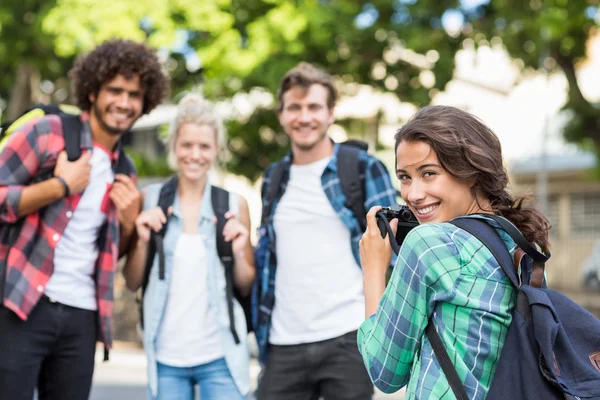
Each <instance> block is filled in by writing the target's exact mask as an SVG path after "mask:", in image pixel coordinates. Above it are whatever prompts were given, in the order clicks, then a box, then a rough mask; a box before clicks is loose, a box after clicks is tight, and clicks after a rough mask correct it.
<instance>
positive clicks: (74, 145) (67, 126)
mask: <svg viewBox="0 0 600 400" xmlns="http://www.w3.org/2000/svg"><path fill="white" fill-rule="evenodd" d="M46 113H48V112H46ZM57 114H58V115H59V116H60V120H61V121H62V126H63V136H64V138H65V150H66V152H67V158H68V159H69V161H71V162H73V161H75V160H77V159H78V158H79V157H80V156H81V129H82V128H83V124H82V122H81V119H79V115H72V114H67V113H65V112H62V111H60V110H59V112H57Z"/></svg>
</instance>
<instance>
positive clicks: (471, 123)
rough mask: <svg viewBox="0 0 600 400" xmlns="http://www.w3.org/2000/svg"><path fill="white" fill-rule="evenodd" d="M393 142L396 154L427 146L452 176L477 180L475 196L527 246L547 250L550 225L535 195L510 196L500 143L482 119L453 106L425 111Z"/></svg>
mask: <svg viewBox="0 0 600 400" xmlns="http://www.w3.org/2000/svg"><path fill="white" fill-rule="evenodd" d="M394 139H395V142H396V145H395V150H396V151H397V150H398V145H399V144H400V143H401V142H403V141H405V142H425V143H427V144H429V146H431V148H432V149H433V150H434V151H435V152H436V154H437V156H438V158H439V160H440V163H441V165H442V167H443V168H444V169H445V170H446V171H448V173H449V174H450V175H452V176H454V177H455V178H457V179H459V180H460V181H467V180H474V181H475V185H474V186H473V191H474V194H480V195H482V196H483V197H485V198H486V199H488V200H489V202H490V204H491V210H486V211H491V212H493V213H494V214H497V215H501V216H503V217H505V218H507V219H508V220H509V221H511V222H512V223H513V224H515V225H516V226H517V228H519V230H520V231H521V232H522V233H523V235H524V236H525V238H527V240H528V241H529V242H533V243H537V244H538V245H539V246H540V247H541V248H542V250H543V251H545V252H546V251H548V249H549V247H550V244H549V240H548V231H549V230H550V227H551V225H550V221H549V220H548V219H547V218H546V217H545V216H544V214H542V213H541V211H540V210H539V209H538V207H537V204H536V202H535V201H534V199H533V198H532V197H531V196H520V197H518V198H516V199H515V198H513V197H512V196H511V194H510V193H509V192H508V190H507V186H508V183H509V182H508V174H507V173H506V169H505V167H504V163H503V160H502V148H501V145H500V140H498V137H497V136H496V135H495V134H494V132H492V130H491V129H490V128H488V127H487V126H486V125H485V124H484V123H483V122H482V121H481V120H480V119H479V118H477V117H475V116H474V115H472V114H469V113H468V112H466V111H463V110H460V109H458V108H454V107H448V106H430V107H425V108H423V109H421V110H420V111H418V112H417V113H416V114H415V115H414V116H413V117H412V118H411V119H410V120H409V121H408V123H407V124H406V125H404V126H403V127H402V128H400V130H398V132H397V133H396V136H395V137H394ZM475 198H476V199H477V197H475Z"/></svg>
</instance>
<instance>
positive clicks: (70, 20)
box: [0, 0, 600, 180]
mask: <svg viewBox="0 0 600 400" xmlns="http://www.w3.org/2000/svg"><path fill="white" fill-rule="evenodd" d="M598 1H599V0H570V1H567V0H529V1H526V2H521V1H516V0H461V1H458V0H453V1H450V0H420V1H416V0H394V1H389V0H371V1H364V0H303V1H289V0H204V1H197V0H149V1H146V2H139V1H137V0H120V1H119V2H116V3H113V4H111V6H110V7H106V6H105V5H104V4H102V3H98V2H96V1H92V0H20V1H17V0H4V1H3V2H2V4H1V5H0V33H1V35H0V57H2V60H3V63H2V65H1V66H0V72H3V74H2V75H0V98H2V99H8V98H10V101H9V104H10V106H9V111H10V110H18V109H19V107H22V106H23V103H24V101H22V100H21V101H17V100H15V99H16V98H17V97H18V96H20V97H21V98H27V101H28V102H31V101H34V100H35V99H37V98H40V99H42V100H44V96H45V98H46V99H48V100H52V101H62V100H61V98H62V97H64V95H65V88H66V82H67V80H66V79H65V76H66V72H67V71H68V68H69V67H70V65H71V62H72V60H73V58H74V57H75V56H77V55H78V54H80V53H81V52H84V51H87V50H89V49H91V48H92V47H93V46H94V45H96V44H97V43H99V42H101V41H103V40H105V39H107V38H110V37H124V38H132V39H136V40H146V41H147V42H148V43H149V44H150V45H152V46H156V47H157V48H159V54H160V56H161V57H162V58H163V60H164V61H165V66H166V68H167V70H168V71H169V74H170V75H171V78H172V83H173V85H172V86H173V93H175V94H177V93H179V92H181V91H184V90H199V86H201V89H202V91H203V93H205V95H206V96H207V97H209V98H211V99H213V100H223V99H228V98H231V97H232V96H234V95H236V94H238V93H249V92H251V91H252V90H253V89H255V88H262V90H266V91H267V92H268V93H270V94H271V95H272V96H273V98H275V96H276V91H277V87H278V85H279V82H280V80H281V78H282V76H283V75H284V74H285V72H286V71H287V70H289V69H290V68H292V67H293V66H294V65H296V64H297V63H298V62H299V61H308V62H311V63H314V64H316V65H318V66H321V67H323V68H324V69H326V70H328V71H329V72H330V73H332V74H333V75H335V76H336V78H337V79H338V81H339V82H340V83H341V85H340V88H342V89H343V90H346V91H349V90H350V89H349V88H351V87H352V86H351V85H344V84H348V83H358V84H367V85H371V86H373V87H375V88H377V89H378V90H381V91H387V92H392V93H395V94H396V95H397V96H398V97H399V98H400V99H401V100H402V101H406V102H411V103H414V104H415V105H417V106H424V105H426V104H428V103H429V102H430V100H431V98H432V97H433V96H435V94H437V93H438V92H439V91H442V90H444V88H445V86H446V84H447V83H448V81H449V80H450V79H451V78H452V76H453V72H454V59H455V54H456V52H457V51H458V50H459V49H460V48H461V47H462V43H463V41H464V40H465V39H472V40H473V41H474V42H475V44H476V45H477V46H483V45H486V44H487V43H489V42H490V41H491V40H492V38H494V37H500V38H501V39H502V43H503V45H504V46H505V48H506V50H507V51H508V53H509V54H510V55H511V56H512V57H513V58H515V59H520V60H522V67H523V69H526V68H535V69H540V68H541V67H542V66H543V67H544V68H545V69H547V70H548V71H549V72H550V73H555V72H556V73H564V74H565V76H566V77H567V81H568V82H569V101H568V103H567V104H566V105H565V109H567V110H569V111H570V113H571V115H572V116H573V118H572V119H571V121H570V123H569V124H568V126H567V127H566V130H565V135H566V137H567V138H568V139H569V140H572V141H575V142H577V143H581V144H585V143H591V145H592V146H593V147H594V148H596V149H598V148H600V127H599V122H598V121H599V115H598V113H599V112H600V111H599V108H598V107H597V106H596V105H595V104H591V103H590V102H589V101H588V99H585V98H584V96H583V95H582V93H581V90H580V88H579V83H578V81H577V77H576V74H575V70H576V67H577V65H578V63H579V62H580V61H582V60H585V58H586V47H585V46H586V41H587V39H588V38H589V37H590V35H592V34H593V32H594V30H595V28H596V27H597V25H598V20H599V19H600V17H598V16H599V13H598ZM449 17H454V18H455V19H456V18H458V19H459V20H461V21H462V27H461V29H458V30H455V31H451V30H450V29H449V26H448V24H446V23H445V20H447V19H448V18H449ZM23 71H25V72H23ZM22 76H25V77H26V78H24V79H21V78H19V77H22ZM45 80H47V81H48V82H49V83H47V84H45V85H40V82H43V81H45ZM21 81H23V82H26V83H27V84H26V85H25V84H23V85H24V86H23V85H22V86H19V82H21ZM23 87H27V88H28V89H27V90H25V89H23ZM42 87H43V88H44V90H41V88H42ZM11 90H12V96H11ZM36 93H37V94H36ZM348 94H351V93H350V92H348ZM36 96H37V97H36ZM275 102H276V100H275V101H274V102H272V103H271V104H270V105H265V104H262V105H261V106H259V107H257V109H256V110H255V112H254V114H253V115H251V116H249V117H248V118H245V119H239V120H236V121H231V123H229V126H228V128H229V136H230V138H231V140H230V142H229V148H230V156H229V159H228V160H226V162H227V166H228V168H229V169H231V170H232V171H236V172H239V173H241V174H243V175H245V176H247V177H248V178H249V179H251V180H254V179H256V178H257V177H258V176H260V173H261V171H262V170H263V169H264V167H265V166H266V164H268V163H269V162H270V161H272V160H274V159H276V158H278V157H280V156H281V155H282V153H284V152H285V151H286V147H287V145H286V143H287V139H286V138H285V134H284V133H282V132H281V129H280V128H279V124H278V122H277V118H276V113H275V110H274V109H275ZM0 106H1V104H0ZM19 111H20V110H19ZM353 133H357V132H351V134H353Z"/></svg>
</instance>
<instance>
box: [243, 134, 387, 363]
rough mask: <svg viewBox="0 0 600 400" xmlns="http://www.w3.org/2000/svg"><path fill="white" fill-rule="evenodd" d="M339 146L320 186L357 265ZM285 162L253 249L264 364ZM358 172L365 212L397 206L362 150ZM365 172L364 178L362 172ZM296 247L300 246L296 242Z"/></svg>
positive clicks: (355, 228)
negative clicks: (275, 218)
mask: <svg viewBox="0 0 600 400" xmlns="http://www.w3.org/2000/svg"><path fill="white" fill-rule="evenodd" d="M338 150H339V145H338V144H335V145H334V150H333V154H332V157H331V160H330V161H329V163H328V164H327V166H326V167H325V170H324V171H323V175H322V176H321V183H322V186H323V190H324V191H325V195H326V196H327V198H328V199H329V201H330V203H331V205H332V207H333V209H334V210H335V212H336V213H337V215H338V216H339V218H340V219H341V220H342V221H343V222H344V224H345V225H346V227H348V229H349V231H350V238H351V239H350V240H351V246H352V253H353V256H354V259H355V260H356V263H357V264H358V265H360V254H359V248H358V242H359V241H360V239H361V237H362V234H363V232H362V230H361V228H360V225H359V222H358V220H357V218H356V217H355V216H354V213H353V212H352V210H350V209H349V208H346V207H345V206H344V204H345V202H346V196H345V195H344V193H343V191H342V187H341V184H340V179H339V176H338V168H337V154H338ZM282 161H283V162H284V163H285V172H284V174H283V177H282V179H281V187H280V190H279V194H278V195H277V197H276V198H275V200H274V202H273V205H272V207H271V209H270V215H269V216H268V218H267V219H266V221H267V223H266V226H261V227H260V228H259V242H258V245H257V247H256V250H255V261H256V268H257V279H256V282H255V284H254V288H253V296H252V297H253V311H254V313H253V324H254V328H255V334H256V339H257V342H258V348H259V353H260V357H259V359H260V361H261V362H262V363H264V362H265V361H266V359H267V353H268V345H269V330H270V327H271V313H272V311H273V307H274V305H275V272H276V270H277V255H276V254H275V230H274V228H273V216H274V215H275V209H276V208H277V204H278V202H279V200H280V199H281V196H283V193H284V192H285V189H286V187H287V181H288V179H289V171H290V165H291V163H292V155H291V153H288V154H287V155H286V156H285V157H284V158H283V160H282ZM359 163H360V168H359V170H360V171H361V182H364V185H365V210H366V211H369V209H370V208H371V207H373V206H383V207H389V206H391V205H393V204H396V190H395V189H394V187H393V186H392V183H391V181H390V176H389V173H388V171H387V169H386V167H385V166H384V165H383V164H382V163H381V161H379V160H378V159H377V158H375V157H373V156H371V155H369V154H367V152H365V151H361V152H360V155H359ZM274 166H275V164H271V165H270V166H269V167H268V168H267V170H266V171H265V173H264V176H263V185H262V190H261V194H262V199H263V202H264V201H265V199H266V197H267V195H268V193H269V187H270V183H271V175H272V173H273V170H274ZM363 171H364V179H363V176H362V173H363ZM298 245H299V246H301V245H302V244H301V243H299V244H298Z"/></svg>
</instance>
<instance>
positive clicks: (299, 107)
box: [279, 83, 334, 152]
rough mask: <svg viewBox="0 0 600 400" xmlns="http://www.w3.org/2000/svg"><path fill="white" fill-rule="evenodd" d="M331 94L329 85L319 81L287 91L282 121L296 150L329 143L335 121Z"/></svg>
mask: <svg viewBox="0 0 600 400" xmlns="http://www.w3.org/2000/svg"><path fill="white" fill-rule="evenodd" d="M328 96H329V93H328V91H327V89H326V88H325V86H323V85H320V84H316V83H315V84H313V85H310V86H309V87H308V89H305V88H303V87H301V86H294V87H292V88H291V89H289V90H288V91H286V92H285V93H284V94H283V97H282V100H283V107H282V109H281V111H280V112H279V122H280V123H281V126H282V127H283V130H284V131H285V133H287V135H288V136H289V138H290V141H291V142H292V148H293V149H296V150H298V151H307V152H308V151H311V150H314V149H319V148H320V147H325V146H327V144H328V139H327V130H328V129H329V126H330V125H331V124H332V123H333V121H334V116H333V109H330V108H329V106H328V105H327V104H328V103H327V100H328Z"/></svg>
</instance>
